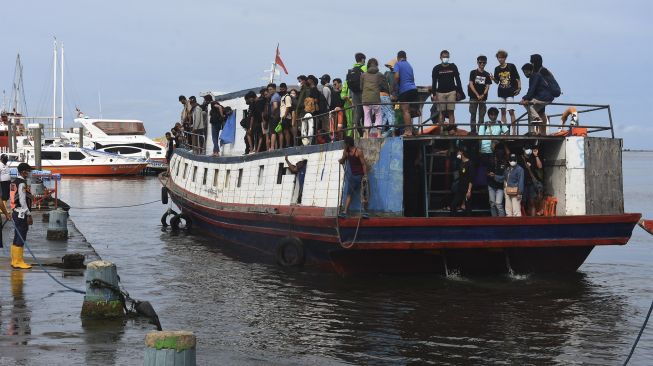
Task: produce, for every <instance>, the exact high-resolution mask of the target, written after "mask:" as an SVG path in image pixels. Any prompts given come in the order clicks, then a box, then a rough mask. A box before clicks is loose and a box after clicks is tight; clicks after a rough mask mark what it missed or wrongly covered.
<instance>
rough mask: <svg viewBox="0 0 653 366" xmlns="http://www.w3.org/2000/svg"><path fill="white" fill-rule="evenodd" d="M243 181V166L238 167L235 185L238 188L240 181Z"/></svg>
mask: <svg viewBox="0 0 653 366" xmlns="http://www.w3.org/2000/svg"><path fill="white" fill-rule="evenodd" d="M242 181H243V168H240V169H238V182H237V183H236V187H238V188H240V183H241V182H242Z"/></svg>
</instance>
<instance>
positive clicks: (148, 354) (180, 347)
mask: <svg viewBox="0 0 653 366" xmlns="http://www.w3.org/2000/svg"><path fill="white" fill-rule="evenodd" d="M195 343H196V339H195V335H194V334H193V332H188V331H183V330H178V331H162V332H150V333H148V334H147V336H145V345H146V346H147V348H146V349H145V359H144V362H143V365H145V366H164V365H165V366H182V365H183V366H195Z"/></svg>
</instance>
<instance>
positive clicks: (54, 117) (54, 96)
mask: <svg viewBox="0 0 653 366" xmlns="http://www.w3.org/2000/svg"><path fill="white" fill-rule="evenodd" d="M53 52H54V54H53V67H52V75H53V78H54V82H53V83H52V133H53V134H54V129H55V128H56V127H57V38H56V37H55V38H54V51H53Z"/></svg>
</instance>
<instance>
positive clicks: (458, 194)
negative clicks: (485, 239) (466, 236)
mask: <svg viewBox="0 0 653 366" xmlns="http://www.w3.org/2000/svg"><path fill="white" fill-rule="evenodd" d="M456 159H458V160H459V163H460V165H459V166H458V185H457V187H456V191H455V192H454V196H453V200H452V201H451V216H457V215H458V207H462V208H463V211H464V215H465V216H469V214H470V213H471V210H472V207H471V198H472V187H473V184H472V180H473V178H474V167H473V166H472V161H471V160H470V159H469V156H468V152H467V150H466V149H464V148H459V149H458V154H457V155H456ZM463 206H464V207H463Z"/></svg>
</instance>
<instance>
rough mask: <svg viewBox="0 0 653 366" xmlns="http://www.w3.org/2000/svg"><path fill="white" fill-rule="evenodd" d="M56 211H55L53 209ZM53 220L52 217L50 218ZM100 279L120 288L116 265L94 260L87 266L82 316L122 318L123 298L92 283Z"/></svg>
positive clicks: (123, 312)
mask: <svg viewBox="0 0 653 366" xmlns="http://www.w3.org/2000/svg"><path fill="white" fill-rule="evenodd" d="M53 212H54V211H53ZM50 221H52V218H50ZM93 280H100V281H103V282H105V283H107V284H108V285H110V286H112V287H114V288H118V286H119V285H118V272H117V270H116V265H115V264H113V263H111V262H109V261H103V260H100V261H93V262H91V263H89V264H88V265H87V266H86V295H84V303H83V305H82V317H83V318H94V319H106V318H121V317H123V316H125V311H124V309H123V305H124V304H123V300H122V299H121V298H120V295H119V294H117V293H116V292H115V291H114V290H112V289H109V288H105V287H96V286H93V285H92V282H93Z"/></svg>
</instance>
